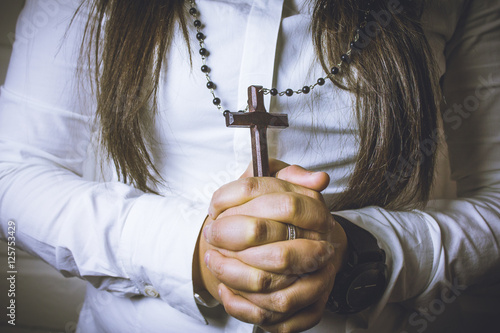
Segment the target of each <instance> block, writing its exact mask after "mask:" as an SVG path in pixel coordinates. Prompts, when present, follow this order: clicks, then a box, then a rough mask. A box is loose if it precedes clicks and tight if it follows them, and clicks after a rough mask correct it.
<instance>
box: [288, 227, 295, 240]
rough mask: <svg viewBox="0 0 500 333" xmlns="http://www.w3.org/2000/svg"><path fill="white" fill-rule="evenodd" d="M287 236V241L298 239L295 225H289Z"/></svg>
mask: <svg viewBox="0 0 500 333" xmlns="http://www.w3.org/2000/svg"><path fill="white" fill-rule="evenodd" d="M286 228H287V235H286V240H294V239H295V238H297V230H296V229H295V226H294V225H293V224H287V225H286Z"/></svg>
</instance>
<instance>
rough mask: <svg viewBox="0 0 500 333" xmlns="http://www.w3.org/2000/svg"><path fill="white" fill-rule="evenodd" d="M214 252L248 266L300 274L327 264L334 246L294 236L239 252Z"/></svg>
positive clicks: (220, 250)
mask: <svg viewBox="0 0 500 333" xmlns="http://www.w3.org/2000/svg"><path fill="white" fill-rule="evenodd" d="M218 251H219V252H220V253H221V254H222V255H224V256H226V257H229V258H235V259H238V260H240V261H242V262H244V263H245V264H247V265H250V266H252V267H255V268H258V269H261V270H264V271H268V272H273V273H278V274H287V275H291V274H303V273H310V272H314V271H316V270H318V269H320V268H322V267H323V266H325V265H326V264H327V262H328V261H329V260H330V259H331V258H332V257H333V255H334V252H335V249H334V247H333V245H332V244H330V243H329V242H327V241H314V240H308V239H295V240H292V241H284V242H276V243H271V244H266V245H260V246H255V247H251V248H248V249H246V250H243V251H238V252H234V251H228V250H224V249H218Z"/></svg>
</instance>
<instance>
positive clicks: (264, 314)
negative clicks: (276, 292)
mask: <svg viewBox="0 0 500 333" xmlns="http://www.w3.org/2000/svg"><path fill="white" fill-rule="evenodd" d="M254 312H255V313H254V315H253V317H254V318H253V321H254V324H256V325H265V324H266V323H267V322H268V321H269V318H270V315H269V312H268V311H266V310H264V309H262V308H257V307H256V308H255V311H254Z"/></svg>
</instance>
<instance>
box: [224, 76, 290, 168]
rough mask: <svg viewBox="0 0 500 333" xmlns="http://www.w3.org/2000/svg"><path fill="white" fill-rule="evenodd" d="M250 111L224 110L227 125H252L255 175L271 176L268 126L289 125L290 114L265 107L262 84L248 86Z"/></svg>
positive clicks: (279, 126) (282, 126)
mask: <svg viewBox="0 0 500 333" xmlns="http://www.w3.org/2000/svg"><path fill="white" fill-rule="evenodd" d="M248 111H249V112H229V111H226V112H224V117H225V118H226V126H227V127H250V133H251V135H252V161H253V175H254V177H269V176H270V174H269V156H268V152H267V127H277V128H286V127H288V116H287V115H286V114H282V113H268V112H267V111H266V108H265V107H264V93H263V92H262V87H261V86H250V87H248Z"/></svg>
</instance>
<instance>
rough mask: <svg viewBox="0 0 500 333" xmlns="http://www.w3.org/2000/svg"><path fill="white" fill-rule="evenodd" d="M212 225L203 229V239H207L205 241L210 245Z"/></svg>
mask: <svg viewBox="0 0 500 333" xmlns="http://www.w3.org/2000/svg"><path fill="white" fill-rule="evenodd" d="M211 228H212V224H209V225H207V226H205V228H203V237H205V240H206V241H207V242H208V243H210V239H209V237H210V232H211Z"/></svg>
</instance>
